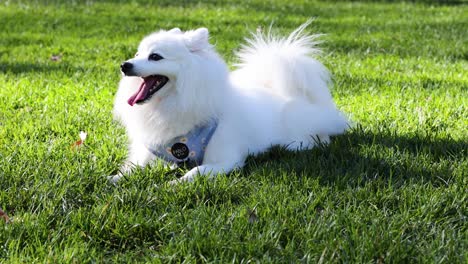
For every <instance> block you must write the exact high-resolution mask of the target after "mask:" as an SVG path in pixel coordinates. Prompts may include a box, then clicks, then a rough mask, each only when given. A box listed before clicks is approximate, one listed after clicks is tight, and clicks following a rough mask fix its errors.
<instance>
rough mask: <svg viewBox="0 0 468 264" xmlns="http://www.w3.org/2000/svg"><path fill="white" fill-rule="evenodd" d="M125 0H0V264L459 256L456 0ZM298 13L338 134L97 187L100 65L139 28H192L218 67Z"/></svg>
mask: <svg viewBox="0 0 468 264" xmlns="http://www.w3.org/2000/svg"><path fill="white" fill-rule="evenodd" d="M141 2H143V1H86V2H83V3H82V2H80V1H75V2H69V1H63V2H62V1H58V0H57V1H2V2H0V18H1V23H0V83H1V84H2V86H1V89H0V207H1V208H2V209H3V210H4V211H5V212H6V213H7V214H8V215H9V216H10V217H11V218H12V219H13V221H12V223H9V224H4V223H3V222H0V228H1V231H0V262H22V263H29V262H54V263H59V262H60V263H62V262H80V263H81V262H101V261H109V262H134V261H155V262H157V261H160V262H169V261H171V260H172V261H174V262H182V261H187V262H204V261H208V262H232V261H234V262H242V261H244V262H247V261H249V260H251V261H256V260H258V261H261V262H276V263H278V262H299V261H303V262H311V263H316V262H319V261H320V260H322V261H323V262H352V263H360V262H381V261H382V262H387V263H392V262H399V263H401V262H429V263H434V262H443V263H463V262H466V259H467V258H468V255H467V253H466V252H467V250H466V249H467V247H468V245H467V241H468V234H467V232H468V231H467V213H468V208H467V204H468V201H467V194H466V193H467V187H466V186H468V178H467V176H466V175H467V174H466V171H468V159H467V149H468V143H467V142H468V136H467V132H466V128H467V127H468V114H467V113H468V109H467V105H468V99H467V98H468V92H467V87H468V75H467V72H468V63H467V54H468V45H466V43H468V34H466V28H468V18H467V17H466V15H465V14H466V12H467V10H468V8H467V6H466V5H464V4H456V5H455V4H454V5H444V4H442V5H441V4H431V3H429V1H421V2H419V3H389V2H385V1H381V2H377V3H374V2H370V1H367V2H365V3H359V2H328V1H324V2H310V1H301V0H296V1H289V2H288V3H283V2H284V1H269V2H266V1H265V2H264V1H243V2H242V3H241V2H235V3H234V2H233V3H218V2H216V1H208V2H205V3H192V2H190V3H187V2H186V1H157V3H141ZM441 2H444V3H447V2H448V1H441ZM453 2H454V3H455V1H453ZM310 17H316V21H315V22H314V23H313V25H312V26H311V28H310V29H309V30H310V31H311V32H317V33H325V34H326V35H325V36H324V37H323V40H324V43H323V44H322V47H323V48H324V50H325V53H324V55H323V56H322V57H321V60H322V61H323V62H324V63H325V64H326V65H327V67H328V68H329V69H330V70H331V72H332V73H333V76H334V82H335V85H334V89H333V94H334V97H335V100H336V102H337V104H338V106H339V108H340V109H342V110H343V111H345V112H346V113H347V114H348V115H349V116H350V117H351V119H352V120H353V122H354V123H355V125H354V128H353V129H351V130H350V131H349V132H348V133H347V134H346V135H343V136H340V137H337V138H335V139H334V141H333V142H332V143H331V144H330V145H328V146H321V147H318V148H316V149H314V150H311V151H304V152H298V153H293V152H288V151H285V150H283V149H281V148H274V149H273V150H271V151H269V152H267V153H265V154H262V155H260V156H258V157H252V158H249V160H248V163H247V166H246V167H245V168H244V169H243V170H241V171H237V172H234V173H232V174H230V175H227V176H226V175H219V176H218V177H217V178H216V179H215V180H205V179H198V180H197V181H196V182H195V183H194V184H189V185H182V186H177V187H168V186H166V185H165V182H167V181H169V180H171V179H174V177H175V174H174V173H171V172H170V171H169V170H168V169H166V168H164V167H162V166H160V165H154V166H150V167H148V168H145V169H141V170H137V171H136V172H135V174H134V175H132V176H130V177H128V178H126V179H125V180H124V181H123V182H122V183H121V184H119V185H118V186H113V185H111V184H109V183H108V182H107V180H106V177H105V176H106V175H109V174H111V173H113V172H115V171H116V170H117V169H118V168H119V165H120V164H121V162H122V161H123V160H124V158H125V155H126V137H125V132H124V130H123V129H122V128H121V127H119V126H118V125H117V124H116V123H114V122H113V121H112V115H111V110H112V104H113V96H114V93H115V91H116V88H117V83H118V80H119V78H120V74H119V68H118V66H119V64H120V62H121V61H123V60H125V59H126V58H128V57H130V56H133V54H134V52H135V50H136V47H137V44H138V42H139V40H140V39H141V38H142V37H143V36H144V35H145V34H148V33H150V32H152V31H154V30H157V29H159V28H172V27H180V28H182V29H191V28H195V27H201V26H204V27H207V28H209V29H210V32H211V41H212V43H214V44H215V46H216V48H217V50H218V51H219V52H220V53H221V54H222V55H223V57H224V58H226V60H227V61H228V63H229V64H230V65H232V64H233V63H234V62H235V57H234V55H233V54H234V52H233V51H234V50H236V49H237V48H239V45H240V43H242V41H243V38H244V37H245V36H247V35H248V32H249V31H255V29H256V28H257V27H259V26H261V27H264V28H268V27H269V26H270V24H271V23H273V27H274V28H276V29H277V30H278V31H279V32H282V33H287V32H290V31H292V30H293V29H294V28H296V27H297V26H298V25H300V24H301V23H303V22H304V21H306V20H307V19H308V18H310ZM54 56H56V57H54ZM80 131H86V132H87V133H88V138H87V139H86V141H85V144H84V145H83V146H81V147H78V148H76V147H72V145H73V144H74V142H76V141H77V140H78V139H79V136H78V135H79V132H80Z"/></svg>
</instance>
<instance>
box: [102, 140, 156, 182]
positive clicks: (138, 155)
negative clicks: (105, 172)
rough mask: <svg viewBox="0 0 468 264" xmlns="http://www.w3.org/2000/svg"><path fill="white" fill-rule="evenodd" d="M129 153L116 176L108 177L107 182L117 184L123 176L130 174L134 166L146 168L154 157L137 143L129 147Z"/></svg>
mask: <svg viewBox="0 0 468 264" xmlns="http://www.w3.org/2000/svg"><path fill="white" fill-rule="evenodd" d="M129 153H130V155H129V156H128V158H127V160H126V161H125V162H124V164H123V165H122V167H120V169H119V172H118V173H117V174H116V175H111V176H109V181H111V182H112V183H116V182H118V181H119V180H120V179H121V178H122V177H123V176H124V175H126V174H129V173H130V172H132V170H133V169H134V168H135V167H136V166H139V167H144V166H146V164H148V162H150V161H151V160H152V159H153V158H154V155H153V154H152V153H151V152H149V151H148V149H147V148H146V147H145V145H144V144H142V143H139V142H135V143H132V144H131V145H130V147H129Z"/></svg>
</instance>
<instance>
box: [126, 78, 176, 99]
mask: <svg viewBox="0 0 468 264" xmlns="http://www.w3.org/2000/svg"><path fill="white" fill-rule="evenodd" d="M168 81H169V78H167V77H166V76H164V75H151V76H148V77H144V78H143V82H142V83H141V86H140V88H139V89H138V91H137V92H136V93H135V94H134V95H132V96H131V97H130V98H129V99H128V101H127V102H128V104H129V105H131V106H133V105H134V104H141V103H144V102H145V101H146V100H148V99H150V98H151V96H153V94H155V93H156V92H157V91H159V90H160V89H161V88H162V87H163V86H164V85H165V84H166V83H167V82H168Z"/></svg>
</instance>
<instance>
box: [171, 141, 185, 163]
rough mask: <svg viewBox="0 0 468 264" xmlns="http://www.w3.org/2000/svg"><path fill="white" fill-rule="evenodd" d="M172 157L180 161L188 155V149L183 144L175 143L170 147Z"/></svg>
mask: <svg viewBox="0 0 468 264" xmlns="http://www.w3.org/2000/svg"><path fill="white" fill-rule="evenodd" d="M171 153H172V155H173V156H174V157H175V158H177V159H180V160H183V159H186V158H187V157H188V155H189V148H188V147H187V145H185V144H184V143H175V144H174V145H172V147H171Z"/></svg>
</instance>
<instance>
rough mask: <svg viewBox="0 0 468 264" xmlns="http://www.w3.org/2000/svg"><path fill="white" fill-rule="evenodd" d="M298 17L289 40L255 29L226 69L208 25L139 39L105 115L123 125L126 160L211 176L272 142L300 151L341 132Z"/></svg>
mask: <svg viewBox="0 0 468 264" xmlns="http://www.w3.org/2000/svg"><path fill="white" fill-rule="evenodd" d="M309 23H310V21H309V22H307V23H305V24H304V25H302V26H301V27H299V28H298V29H297V30H295V31H294V32H293V33H292V34H291V35H289V36H288V37H284V38H280V37H276V36H273V35H271V34H268V35H267V36H264V35H262V34H261V33H257V34H254V35H253V37H252V38H251V39H247V45H244V46H243V47H242V49H241V50H240V52H239V53H238V57H239V60H240V63H239V64H238V65H237V66H238V68H237V70H235V71H234V72H232V73H230V72H229V69H228V66H227V65H226V63H225V62H224V61H223V60H222V59H221V58H220V56H219V55H218V53H216V51H215V50H214V48H213V46H212V45H210V43H209V40H208V39H209V37H208V30H207V29H206V28H199V29H196V30H193V31H186V32H182V31H181V30H180V29H178V28H174V29H172V30H169V31H159V32H156V33H153V34H151V35H149V36H147V37H145V38H144V39H143V41H142V42H141V43H140V46H139V47H138V52H137V54H136V55H135V58H133V59H129V60H127V61H126V62H124V63H123V64H122V65H121V69H122V72H123V73H124V75H125V76H124V77H123V78H122V80H121V81H120V87H119V90H118V92H117V95H116V99H115V106H114V114H115V117H116V118H117V119H118V120H120V121H121V122H122V123H123V125H124V126H125V127H126V129H127V132H128V137H129V139H130V146H129V157H128V160H127V162H126V163H125V164H124V166H123V167H122V169H121V170H120V173H119V174H117V175H115V176H111V180H112V181H113V182H116V181H117V180H119V179H120V178H121V177H122V176H123V175H125V174H126V173H129V172H130V171H131V169H132V168H133V166H145V165H147V164H148V163H149V162H150V161H151V160H153V159H155V158H159V159H161V160H164V161H166V162H168V163H169V164H172V165H181V164H184V165H185V166H188V167H190V168H191V170H189V171H188V172H187V173H186V174H185V175H184V176H183V177H182V178H180V179H179V180H177V181H184V180H185V181H192V180H193V179H194V177H195V176H196V175H211V176H215V175H216V174H218V173H228V172H230V171H232V170H233V169H236V168H241V167H242V166H243V165H244V162H245V159H246V157H247V156H248V155H249V154H257V153H260V152H263V151H266V150H268V148H270V147H271V146H273V145H282V146H286V147H287V148H288V149H290V150H299V149H309V148H311V147H313V146H314V144H316V142H317V139H318V140H319V141H320V142H328V141H329V136H330V135H336V134H340V133H343V132H344V131H345V130H346V128H347V126H348V125H347V124H348V123H347V119H346V118H345V117H344V116H343V115H342V114H341V112H340V111H339V110H337V108H336V106H335V104H334V102H333V100H332V96H331V94H330V91H329V89H328V85H329V84H330V77H329V73H328V71H327V69H326V68H325V67H324V66H323V65H322V64H321V63H320V62H318V61H317V60H316V59H314V57H313V55H315V54H317V53H318V52H319V50H318V49H317V48H316V47H315V44H316V41H315V40H316V37H317V35H307V34H305V33H304V29H305V28H306V26H307V25H308V24H309Z"/></svg>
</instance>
